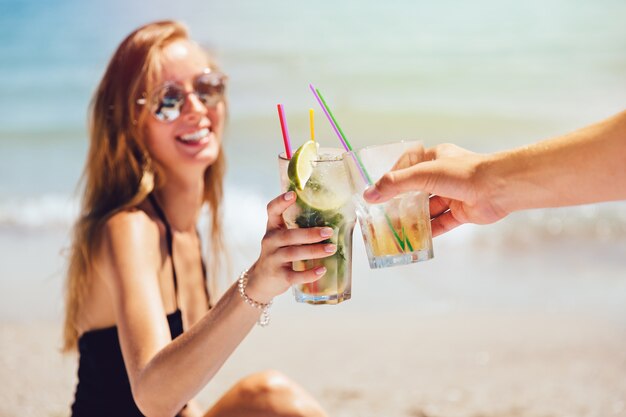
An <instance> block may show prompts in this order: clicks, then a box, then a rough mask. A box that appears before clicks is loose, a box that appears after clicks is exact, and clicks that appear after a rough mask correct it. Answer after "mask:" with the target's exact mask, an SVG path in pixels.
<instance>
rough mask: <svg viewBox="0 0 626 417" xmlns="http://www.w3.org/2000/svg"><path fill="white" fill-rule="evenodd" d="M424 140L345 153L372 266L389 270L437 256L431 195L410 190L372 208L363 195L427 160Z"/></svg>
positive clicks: (373, 205) (358, 215) (372, 205)
mask: <svg viewBox="0 0 626 417" xmlns="http://www.w3.org/2000/svg"><path fill="white" fill-rule="evenodd" d="M421 155H423V146H422V143H421V142H419V141H407V142H404V141H403V142H396V143H390V144H385V145H375V146H370V147H367V148H363V149H359V150H356V151H351V152H348V153H346V154H345V155H344V163H345V164H346V169H347V170H348V173H349V177H350V181H351V189H352V192H353V199H354V202H355V205H356V213H357V217H358V219H359V224H360V226H361V232H362V234H363V240H364V242H365V249H366V252H367V257H368V260H369V264H370V268H372V269H374V268H385V267H389V266H395V265H405V264H410V263H414V262H419V261H425V260H428V259H431V258H432V257H433V243H432V233H431V229H430V211H429V201H428V193H425V192H422V191H413V192H407V193H403V194H400V195H397V196H396V197H394V198H392V199H391V200H389V201H387V202H385V203H382V204H370V203H368V202H366V201H365V200H364V199H363V191H365V189H366V188H367V187H369V186H370V185H371V184H372V183H373V182H374V181H376V180H378V179H379V178H380V177H381V176H382V175H383V174H385V173H386V172H388V171H391V170H396V169H402V168H407V167H408V166H410V165H411V164H415V163H417V162H421Z"/></svg>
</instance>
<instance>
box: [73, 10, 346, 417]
mask: <svg viewBox="0 0 626 417" xmlns="http://www.w3.org/2000/svg"><path fill="white" fill-rule="evenodd" d="M225 83H226V77H225V75H224V74H222V73H221V72H220V71H219V69H218V68H217V67H216V65H215V63H214V62H212V60H211V59H210V57H209V56H208V55H207V54H206V53H205V52H204V51H203V50H202V49H201V48H200V47H199V46H198V45H197V44H195V43H194V42H193V41H191V40H190V39H189V37H188V34H187V31H186V29H185V28H184V26H182V25H181V24H179V23H177V22H172V21H164V22H156V23H152V24H148V25H146V26H143V27H141V28H139V29H137V30H136V31H134V32H133V33H131V34H130V35H129V36H128V37H127V38H126V39H125V40H124V41H123V42H122V43H121V45H120V46H119V47H118V49H117V51H116V52H115V54H114V55H113V57H112V59H111V61H110V63H109V65H108V68H107V70H106V72H105V74H104V77H103V79H102V81H101V82H100V85H99V87H98V89H97V91H96V93H95V97H94V100H93V103H92V108H91V120H90V136H91V144H90V149H89V154H88V157H87V163H86V168H85V174H84V196H83V202H82V212H81V215H80V218H79V220H78V222H77V224H76V226H75V235H74V240H73V245H72V249H71V255H70V256H71V257H70V265H69V271H68V282H67V306H66V307H67V311H66V322H65V334H64V340H65V349H66V350H72V349H75V348H78V351H79V354H80V362H79V369H78V386H77V388H76V393H75V400H74V403H73V405H72V412H73V416H75V417H79V416H90V417H97V416H107V417H111V416H116V417H117V416H141V415H146V416H150V417H160V416H169V417H171V416H174V415H178V416H199V415H203V414H202V413H200V412H199V410H198V408H197V406H195V405H194V403H193V401H192V398H193V397H194V396H195V395H196V394H197V393H198V391H200V389H201V388H202V387H204V386H205V385H206V384H207V383H208V382H209V381H210V380H211V378H212V377H213V376H214V375H215V373H216V372H217V371H218V370H219V368H220V367H221V366H222V364H223V363H224V361H226V359H227V358H228V356H229V355H230V354H231V353H232V352H233V350H234V349H235V348H236V346H237V345H238V344H239V343H240V342H241V340H242V339H243V338H244V337H245V336H246V334H247V333H248V332H249V331H250V329H251V328H252V326H253V325H254V324H255V322H257V321H259V323H260V324H266V323H267V321H268V318H269V317H268V315H267V313H268V308H269V306H270V305H271V302H272V298H273V297H274V296H276V295H279V294H281V293H283V292H285V291H286V290H287V289H288V288H289V287H290V286H291V285H292V284H294V283H304V282H311V281H315V280H317V279H319V278H320V276H322V275H323V274H324V272H325V270H324V269H323V268H318V269H316V270H310V271H304V272H294V271H292V269H291V267H290V262H291V261H294V260H298V259H312V258H321V257H325V256H328V255H329V253H332V252H333V251H334V250H335V247H334V246H333V245H329V244H322V243H320V242H321V241H323V240H325V239H327V238H328V236H329V235H330V234H332V230H328V229H326V228H311V229H296V230H287V229H286V228H285V227H284V225H283V222H282V216H281V215H282V212H283V211H284V210H285V209H286V208H287V207H288V206H290V205H291V204H293V203H294V201H295V198H294V195H293V193H286V194H284V195H281V196H279V197H277V198H275V199H274V200H273V201H271V202H270V203H269V204H268V206H267V212H268V222H267V233H266V234H265V236H264V237H263V240H262V243H261V254H260V256H259V258H258V260H257V261H256V262H255V263H254V264H253V265H252V266H251V267H250V269H249V270H248V271H246V272H244V273H242V275H241V276H240V277H239V280H238V282H237V283H235V285H233V286H231V287H230V288H229V289H228V290H227V291H226V292H225V293H224V295H223V296H222V297H221V298H220V299H219V300H218V301H217V303H215V305H213V306H212V303H211V301H212V300H211V297H210V296H211V295H213V296H214V295H215V294H214V293H210V292H209V291H208V290H207V285H206V281H205V267H204V263H203V261H202V256H201V248H200V239H199V236H198V232H197V229H196V224H197V221H198V216H199V213H200V211H201V208H202V206H203V205H204V204H205V203H207V204H208V207H209V209H210V216H211V242H210V244H211V258H210V259H209V262H210V266H211V268H209V269H210V270H211V271H213V272H214V271H215V270H216V265H217V263H218V262H219V260H220V258H221V257H223V245H222V239H221V237H222V225H221V222H220V210H221V202H222V184H223V175H224V155H223V152H222V146H221V140H222V131H223V128H224V120H225V115H226V101H225V97H224V89H225ZM210 279H215V274H214V273H213V274H211V276H210ZM204 415H205V416H210V417H217V416H229V417H236V416H311V417H313V416H315V417H317V416H325V415H326V414H325V413H324V411H323V410H322V409H321V407H320V406H319V405H318V404H317V403H316V401H315V400H314V399H313V398H312V397H311V396H310V395H308V394H307V393H306V392H304V390H303V389H302V388H300V387H298V386H297V385H296V384H294V383H293V382H291V381H289V380H288V379H287V378H286V377H284V376H282V375H281V374H279V373H277V372H274V371H268V372H263V373H259V374H255V375H252V376H249V377H246V378H244V379H242V380H241V381H239V382H238V383H237V384H236V385H235V386H234V387H233V388H231V389H230V390H229V391H228V392H227V393H226V394H225V395H224V397H222V398H221V399H220V400H218V401H217V403H216V404H215V405H214V406H213V407H212V408H211V409H210V410H208V411H207V412H206V413H205V414H204Z"/></svg>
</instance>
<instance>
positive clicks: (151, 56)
mask: <svg viewBox="0 0 626 417" xmlns="http://www.w3.org/2000/svg"><path fill="white" fill-rule="evenodd" d="M176 40H189V35H188V32H187V29H186V28H185V26H183V25H182V24H180V23H178V22H175V21H160V22H154V23H150V24H147V25H145V26H142V27H140V28H138V29H137V30H135V31H134V32H132V33H131V34H130V35H128V37H126V39H124V41H123V42H122V43H121V44H120V46H119V47H118V48H117V50H116V51H115V53H114V54H113V57H112V58H111V61H110V62H109V64H108V67H107V69H106V71H105V73H104V76H103V77H102V80H101V81H100V84H99V86H98V88H97V90H96V92H95V94H94V97H93V99H92V102H91V105H90V111H89V135H90V146H89V152H88V154H87V161H86V164H85V169H84V172H83V177H82V182H81V183H82V187H83V196H82V201H81V213H80V216H79V218H78V220H77V222H76V224H75V225H74V230H73V240H72V245H71V247H70V252H69V265H68V270H67V279H66V289H65V291H66V293H65V325H64V334H63V350H64V351H69V350H73V349H75V348H76V344H77V341H78V336H79V329H78V318H79V315H80V314H81V311H82V307H83V302H84V300H85V296H86V294H87V293H88V290H89V286H90V283H91V279H92V278H91V275H92V274H91V273H90V271H91V269H90V260H91V259H92V255H93V253H94V250H95V248H94V243H95V242H96V235H97V232H98V229H99V228H100V227H101V226H102V225H103V224H104V223H105V222H106V220H107V219H108V218H109V217H110V216H111V215H113V214H114V213H116V212H118V211H120V210H123V209H125V208H129V207H133V206H135V205H137V204H139V203H141V202H142V201H143V200H144V199H145V198H146V197H147V196H148V194H150V193H151V192H152V191H153V189H154V188H155V187H158V186H159V185H160V184H161V183H162V182H163V181H164V178H163V176H162V175H160V174H159V171H160V170H159V168H158V166H156V164H154V163H153V162H152V161H151V160H150V158H149V157H148V153H147V150H146V147H145V133H144V128H143V126H144V122H145V120H146V117H149V116H150V115H149V114H148V110H147V109H146V107H147V106H139V105H138V104H137V99H138V98H139V97H141V96H142V95H144V94H145V92H146V91H153V89H154V88H155V87H156V83H157V82H158V80H159V79H160V75H161V59H162V51H163V48H165V47H166V46H167V45H169V44H170V43H172V42H174V41H176ZM207 61H208V62H209V64H211V65H212V66H213V63H212V61H211V59H210V57H209V56H208V54H207ZM224 173H225V159H224V153H223V151H222V150H220V152H219V156H218V157H217V160H216V161H215V162H214V163H213V164H212V165H211V166H209V167H208V168H207V170H206V171H205V174H204V201H205V202H206V203H208V207H209V210H210V216H211V221H210V234H209V236H210V255H211V256H210V265H211V267H210V268H209V289H210V292H209V293H210V294H211V296H212V297H214V296H215V294H216V291H217V284H216V280H217V276H218V273H219V268H220V258H221V255H222V252H223V251H224V243H223V233H222V222H221V205H222V196H223V179H224Z"/></svg>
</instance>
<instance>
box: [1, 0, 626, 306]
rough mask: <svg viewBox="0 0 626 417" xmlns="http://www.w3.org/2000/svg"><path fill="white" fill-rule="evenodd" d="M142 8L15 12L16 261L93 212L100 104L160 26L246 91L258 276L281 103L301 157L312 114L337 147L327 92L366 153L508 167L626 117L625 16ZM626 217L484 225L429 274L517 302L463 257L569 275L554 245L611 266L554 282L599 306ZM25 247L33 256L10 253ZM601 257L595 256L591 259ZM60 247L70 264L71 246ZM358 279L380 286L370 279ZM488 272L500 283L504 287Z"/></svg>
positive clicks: (66, 0)
mask: <svg viewBox="0 0 626 417" xmlns="http://www.w3.org/2000/svg"><path fill="white" fill-rule="evenodd" d="M139 3H140V2H127V1H125V0H111V1H108V2H88V1H79V0H57V1H42V0H0V242H2V248H0V249H3V248H4V253H5V254H6V256H8V258H10V259H21V258H20V257H19V256H18V255H20V256H22V255H23V253H22V252H24V251H25V250H27V248H29V247H39V246H33V245H32V244H31V243H30V241H29V239H33V241H34V240H35V239H39V238H38V236H40V235H41V233H44V232H46V233H47V231H49V230H54V231H56V232H59V233H66V232H67V229H68V227H69V225H70V224H71V221H72V219H73V218H74V216H75V213H76V198H75V195H74V190H75V188H76V183H77V181H78V178H79V176H80V172H81V169H82V164H83V159H84V155H85V151H86V135H85V130H86V129H85V120H86V108H87V106H88V103H89V100H90V97H91V94H92V91H93V90H94V88H95V86H96V84H97V82H98V81H99V78H100V76H101V75H102V72H103V71H104V67H105V66H106V63H107V61H108V59H109V57H110V56H111V54H112V53H113V51H114V49H115V47H116V46H117V44H118V43H119V42H120V41H121V40H122V38H123V37H124V36H126V35H127V34H128V33H129V32H130V31H131V30H133V29H134V28H135V27H137V26H138V25H140V24H143V23H145V22H148V21H151V20H154V19H162V18H176V19H181V20H183V21H184V22H186V23H187V24H188V26H189V28H190V30H191V33H192V36H193V37H194V38H195V39H197V40H198V41H199V42H201V43H202V44H204V45H206V46H208V47H209V48H210V49H211V50H212V51H214V53H215V54H216V56H217V57H218V60H219V61H220V62H221V64H222V66H223V68H224V69H225V70H226V72H228V74H229V75H230V80H231V84H230V87H229V89H230V90H229V94H230V105H231V120H230V127H229V131H228V135H227V138H226V150H227V154H228V158H229V162H230V163H229V168H230V170H229V174H228V186H227V208H228V210H227V218H226V221H227V228H228V230H230V231H232V233H231V237H232V240H233V247H234V248H235V259H239V262H240V263H241V264H242V265H243V264H245V263H249V261H250V260H251V259H253V258H254V257H255V256H256V254H257V249H258V240H259V239H260V236H261V235H262V233H263V227H264V222H265V220H264V219H265V217H264V216H265V214H264V213H265V203H266V202H267V201H268V200H269V199H270V198H271V197H272V196H274V195H275V194H277V193H278V191H279V186H278V184H279V181H278V176H277V166H276V154H277V153H278V152H279V151H280V150H281V140H280V131H279V125H278V120H277V117H276V103H279V102H281V103H283V104H284V105H285V108H286V113H287V118H288V122H289V127H290V131H291V135H292V140H293V141H294V142H295V143H296V144H298V143H299V142H301V141H303V140H304V139H305V138H308V130H307V110H308V108H309V107H313V108H315V109H316V112H317V135H318V139H319V140H320V141H321V142H322V143H323V144H325V145H326V146H337V145H338V142H337V140H336V138H335V137H334V136H333V132H332V131H331V129H330V128H329V126H328V123H327V122H326V121H325V120H324V119H323V117H322V113H321V111H319V108H318V107H317V104H316V102H315V101H314V99H313V97H312V95H311V93H310V92H309V90H308V83H309V82H313V83H314V84H315V85H316V87H318V88H319V89H320V90H321V91H322V92H323V94H324V95H325V97H326V98H327V100H328V102H329V104H330V106H331V107H332V109H333V111H334V113H335V115H336V116H337V118H338V120H339V122H340V124H341V125H342V127H343V129H344V131H345V132H346V134H347V136H348V138H349V139H350V141H351V142H352V143H353V145H355V146H356V147H358V146H364V145H369V144H373V143H381V142H386V141H392V140H398V139H421V140H424V141H425V143H426V145H435V144H437V143H440V142H448V141H450V142H455V143H458V144H460V145H463V146H465V147H468V148H470V149H473V150H477V151H495V150H500V149H504V148H508V147H512V146H517V145H521V144H525V143H528V142H532V141H536V140H539V139H542V138H545V137H549V136H552V135H557V134H560V133H563V132H566V131H569V130H573V129H575V128H578V127H580V126H583V125H586V124H589V123H592V122H593V121H595V120H599V119H601V118H604V117H607V116H609V115H611V114H613V113H616V112H618V111H620V110H622V109H623V108H624V103H626V53H625V51H626V25H624V21H626V2H624V1H621V0H598V1H594V2H586V1H577V0H571V1H567V0H529V1H526V2H519V1H515V2H513V1H496V0H480V1H475V2H459V1H451V0H444V1H437V2H433V1H428V2H427V1H414V0H401V1H386V2H364V1H357V0H346V1H341V2H337V1H333V0H318V1H315V2H308V3H302V2H285V1H278V0H267V1H262V2H260V1H252V0H244V1H236V2H209V1H206V0H202V1H200V0H193V1H177V2H169V1H168V2H166V1H162V0H157V1H152V2H150V3H149V4H148V3H145V2H141V5H140V4H139ZM625 212H626V206H625V204H624V203H614V204H607V205H600V206H597V207H582V208H572V209H564V210H553V211H537V212H533V213H530V214H524V215H522V214H520V215H519V216H517V217H514V218H513V219H511V220H509V221H507V222H503V223H501V224H499V225H496V226H492V227H486V228H482V229H480V230H478V229H475V228H470V227H467V228H465V229H463V230H459V231H458V232H454V233H455V234H454V235H451V236H450V237H445V238H442V239H436V240H435V243H434V245H435V254H436V258H435V260H434V261H429V262H428V263H424V265H425V266H418V267H416V268H418V269H420V268H422V269H420V271H427V272H428V271H435V272H433V273H436V274H437V275H438V277H437V278H438V283H439V284H437V285H439V287H437V286H435V287H436V288H437V290H436V291H435V290H433V291H435V292H437V291H438V294H439V295H441V294H444V293H447V292H454V290H453V288H457V289H458V292H457V293H455V294H456V296H458V297H459V298H462V297H463V296H467V295H468V294H472V291H474V290H472V288H473V287H472V288H470V287H471V285H470V284H462V282H465V281H461V280H458V279H457V278H463V277H465V276H467V275H468V274H469V275H473V276H474V278H473V279H475V280H476V281H475V282H476V285H477V286H476V288H480V289H481V291H482V290H485V291H484V294H488V295H489V296H491V295H493V294H499V296H500V297H501V299H506V300H508V299H515V297H517V296H516V295H514V293H515V291H518V287H517V286H516V285H518V284H515V285H513V286H509V287H506V286H505V287H498V286H497V285H495V286H493V287H491V284H493V283H494V282H493V281H490V280H491V279H495V277H496V276H497V275H498V274H502V275H507V274H508V273H509V271H508V270H507V266H506V265H507V264H506V262H504V261H503V260H502V259H499V261H498V262H499V263H496V264H497V265H500V266H497V267H492V269H489V268H487V270H485V269H481V266H482V267H485V265H487V263H486V262H485V261H484V260H483V261H481V263H478V264H477V263H475V262H472V260H471V259H469V260H468V259H465V258H464V256H466V255H464V253H465V251H464V249H465V248H467V247H471V248H472V251H474V252H476V253H482V252H481V249H480V248H481V247H482V246H481V245H483V244H484V243H485V242H490V245H487V247H488V248H490V249H489V252H488V254H487V258H486V259H489V256H496V255H494V253H500V252H498V250H500V249H497V248H496V249H497V250H496V249H494V245H493V242H498V243H497V245H495V246H498V247H499V248H508V249H507V250H509V251H512V252H510V253H513V254H514V253H515V248H518V247H521V248H523V249H524V250H527V249H528V248H532V250H534V251H539V252H541V248H542V247H543V246H542V243H541V242H547V243H545V245H546V248H547V249H546V251H547V252H545V253H543V252H542V257H541V258H540V259H542V261H541V262H544V263H545V262H548V263H549V262H550V260H551V259H554V260H555V263H556V264H561V263H566V262H567V261H568V259H570V258H571V256H572V255H571V253H570V252H567V251H564V250H563V249H554V248H553V247H552V246H550V245H552V244H553V243H554V242H557V244H556V246H555V247H556V248H563V247H567V248H570V247H573V248H579V249H578V250H580V254H581V255H580V256H581V258H584V257H591V258H594V259H596V260H597V262H601V263H602V265H601V266H602V267H601V268H599V269H598V268H595V267H592V266H591V264H590V265H587V267H586V268H585V267H581V266H580V265H578V264H577V265H578V266H576V267H569V268H565V269H563V270H562V271H561V272H559V269H558V268H556V269H555V268H548V270H549V274H550V275H553V276H554V275H557V276H560V277H561V278H563V279H565V280H567V279H569V278H568V277H569V276H574V277H578V278H576V279H577V280H578V281H576V282H583V283H584V284H581V285H579V286H578V287H573V288H574V289H573V290H572V291H574V292H576V291H578V292H577V293H578V294H582V295H583V296H584V294H585V293H589V292H593V291H592V290H589V288H590V287H591V288H594V289H595V290H597V291H599V292H600V293H602V294H605V293H606V294H609V293H610V294H612V296H615V297H617V295H616V294H620V291H621V290H623V288H624V283H623V281H619V280H618V279H617V278H616V277H623V276H626V267H625V265H624V263H623V261H622V259H624V257H623V256H624V254H626V248H625V246H624V241H626V217H625V215H624V213H625ZM356 233H357V234H356V235H355V240H358V239H360V237H359V236H358V231H356ZM15 236H20V237H19V239H20V242H19V245H17V246H15V245H12V244H11V242H12V241H14V240H15ZM237 236H245V237H246V239H247V240H245V239H240V240H238V238H237ZM250 236H258V239H251V238H250ZM253 240H254V242H252V241H253ZM51 241H54V239H52V240H51ZM560 241H562V242H567V245H568V246H559V245H558V242H560ZM589 241H590V242H593V243H592V244H591V247H592V248H595V249H593V250H590V251H589V252H588V253H587V254H585V251H584V250H583V249H582V248H585V247H587V245H586V242H589ZM603 245H605V246H603ZM49 246H50V248H51V250H52V251H55V252H54V253H56V251H57V250H58V247H57V245H56V244H50V245H49ZM357 247H358V246H357ZM603 247H606V248H607V250H603V249H602V248H603ZM7 248H8V249H7ZM511 248H512V249H511ZM609 249H610V250H609ZM12 250H13V251H14V252H11V251H12ZM38 250H41V249H38ZM572 250H574V251H575V249H572ZM18 251H20V253H19V254H18ZM510 253H509V255H506V256H514V255H511V254H510ZM576 256H578V255H576ZM439 258H441V260H440V261H439V260H438V259H439ZM44 259H48V258H45V257H44ZM360 259H361V260H364V257H363V255H362V254H361V258H360ZM537 259H539V258H537ZM50 262H52V261H50ZM54 262H58V259H57V260H55V261H54ZM430 262H432V265H435V266H432V267H431V266H428V265H430ZM436 262H444V263H445V265H446V266H449V267H450V268H452V269H453V270H454V271H456V272H455V273H451V274H450V276H448V277H447V278H445V277H441V276H439V275H441V274H445V273H446V268H444V264H437V263H436ZM455 262H459V264H458V266H455V265H456V264H455ZM235 264H236V265H235V267H237V266H238V265H239V264H237V262H235ZM5 265H12V264H5ZM50 265H51V264H49V263H48V264H47V263H45V262H43V263H41V264H40V265H37V268H40V269H43V270H45V269H51V266H50ZM436 265H440V266H436ZM542 265H543V264H542ZM6 268H9V269H7V270H3V276H8V275H11V276H12V277H13V279H14V280H15V281H11V282H17V281H18V280H23V282H26V283H28V282H33V281H32V280H33V278H32V276H33V275H34V274H35V272H34V271H33V270H29V269H28V268H25V269H22V268H21V267H19V266H6ZM355 268H356V269H355V271H361V272H360V273H363V274H366V275H367V274H368V272H365V268H362V265H355ZM455 268H456V269H455ZM545 269H546V268H543V267H537V269H535V270H532V269H531V273H533V272H532V271H535V272H534V273H537V271H543V270H545ZM593 270H600V271H602V272H601V273H602V274H603V276H604V277H608V278H606V279H610V280H612V281H611V282H612V284H611V285H609V286H608V287H602V288H603V289H601V287H600V286H595V287H594V284H592V283H591V281H589V280H587V279H588V278H589V279H590V277H592V276H593ZM481 271H491V275H489V276H490V278H485V277H482V276H483V273H482V272H481ZM494 271H495V272H494ZM409 272H410V271H409ZM356 273H357V272H355V274H356ZM402 274H404V275H407V274H408V275H410V274H409V273H402ZM402 274H401V275H402ZM453 275H454V277H453ZM478 277H482V279H483V280H482V281H481V278H478ZM446 279H447V280H446ZM540 281H541V279H539V278H537V281H536V282H537V283H538V284H537V286H535V287H532V286H531V288H535V289H536V293H533V294H535V295H537V294H539V295H541V297H546V295H545V294H544V293H542V291H541V290H540V288H542V287H541V285H542V284H541V283H540ZM421 282H422V285H425V286H426V287H428V286H429V285H434V284H433V283H432V282H427V281H421ZM470 282H471V281H470ZM533 282H535V281H533ZM602 282H603V284H602V285H605V284H606V283H607V281H606V280H605V281H602ZM2 285H5V284H2ZM7 285H8V284H7ZM16 285H17V284H16ZM22 285H23V284H22ZM554 285H555V288H556V287H558V285H560V284H558V285H557V284H554ZM435 287H431V289H432V288H435ZM55 288H56V287H55ZM576 288H578V289H576ZM0 289H2V290H3V291H2V292H3V293H7V294H9V293H10V292H5V290H6V288H4V287H2V286H1V285H0ZM420 290H425V291H426V293H428V291H427V290H428V288H423V287H422V288H420ZM355 291H356V292H355V296H354V297H353V300H351V303H355V302H356V300H358V299H361V297H363V299H366V298H367V297H366V296H365V295H359V291H365V293H366V291H367V290H364V289H363V288H362V287H361V288H359V287H355ZM372 291H373V290H372ZM389 291H392V289H391V288H390V289H389ZM507 291H509V292H510V293H511V294H512V295H511V296H510V297H509V298H506V297H505V295H506V294H507ZM522 292H523V291H522ZM531 292H532V291H531ZM406 293H407V294H409V295H410V294H411V291H407V292H406ZM622 293H623V291H622ZM361 294H364V293H361ZM481 294H482V293H481ZM409 295H407V296H409ZM456 296H453V297H452V298H453V299H454V297H456ZM411 297H412V296H411ZM502 297H504V298H502ZM541 297H540V298H541ZM435 298H436V297H435ZM442 298H444V299H446V300H447V301H446V302H450V298H449V297H448V298H446V296H442ZM583 298H584V297H583ZM492 299H495V298H492ZM544 299H545V298H544ZM575 299H577V300H578V298H575ZM420 300H422V301H425V298H424V296H422V298H420ZM597 300H598V301H597V303H596V304H597V305H601V304H603V303H605V302H606V303H608V304H610V305H619V302H620V301H619V298H615V299H611V300H612V301H610V302H608V301H607V298H602V297H601V296H598V297H597ZM483 301H484V300H483V299H482V298H481V302H483ZM567 302H569V301H567V300H566V301H564V302H563V303H565V304H566V303H567ZM370 304H371V299H370Z"/></svg>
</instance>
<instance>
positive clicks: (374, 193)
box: [363, 186, 380, 201]
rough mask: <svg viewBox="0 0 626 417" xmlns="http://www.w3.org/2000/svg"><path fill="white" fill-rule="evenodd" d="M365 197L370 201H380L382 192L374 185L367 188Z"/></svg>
mask: <svg viewBox="0 0 626 417" xmlns="http://www.w3.org/2000/svg"><path fill="white" fill-rule="evenodd" d="M363 197H364V198H365V199H366V200H369V201H378V200H379V199H380V193H379V192H378V190H377V189H376V187H374V186H372V187H370V188H368V189H367V190H365V192H364V193H363Z"/></svg>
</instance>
